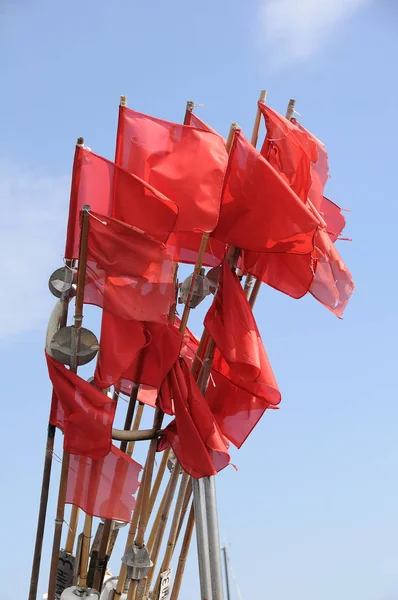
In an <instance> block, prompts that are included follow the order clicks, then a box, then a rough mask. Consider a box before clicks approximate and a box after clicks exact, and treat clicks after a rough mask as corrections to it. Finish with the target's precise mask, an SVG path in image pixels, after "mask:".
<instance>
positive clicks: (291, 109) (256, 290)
mask: <svg viewBox="0 0 398 600" xmlns="http://www.w3.org/2000/svg"><path fill="white" fill-rule="evenodd" d="M295 106H296V101H295V100H293V98H291V99H290V100H289V104H288V107H287V111H286V119H287V120H288V121H290V120H291V118H292V117H293V115H294V108H295ZM247 277H249V275H248V276H247ZM251 277H252V276H251ZM252 279H253V277H252ZM246 282H247V278H246ZM261 283H262V281H261V279H256V281H255V283H254V286H253V289H252V292H251V294H250V298H249V304H250V307H251V308H253V306H254V304H255V302H256V300H257V296H258V293H259V291H260V287H261Z"/></svg>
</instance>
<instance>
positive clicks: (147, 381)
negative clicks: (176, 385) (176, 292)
mask: <svg viewBox="0 0 398 600" xmlns="http://www.w3.org/2000/svg"><path fill="white" fill-rule="evenodd" d="M143 326H144V328H145V334H146V336H147V340H148V343H147V345H146V346H145V347H143V349H142V350H141V352H139V353H138V354H136V356H134V355H132V357H131V360H130V362H129V364H128V365H127V366H126V368H125V370H124V371H123V372H122V373H119V372H117V373H114V374H113V375H112V379H113V383H117V382H118V381H119V380H120V383H117V386H116V387H117V389H119V390H120V391H121V392H122V393H125V394H129V393H130V391H131V384H132V382H135V383H141V384H144V385H147V386H150V387H151V388H156V389H157V390H159V389H160V386H161V384H162V382H163V380H164V379H165V377H166V376H167V374H168V372H169V371H170V369H171V368H172V366H173V365H174V363H175V362H176V360H177V359H178V356H179V354H180V350H181V344H182V336H181V333H180V332H179V330H178V329H177V328H176V327H174V325H172V324H171V323H169V322H167V323H164V324H161V323H149V322H148V323H143Z"/></svg>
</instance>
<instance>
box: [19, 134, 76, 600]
mask: <svg viewBox="0 0 398 600" xmlns="http://www.w3.org/2000/svg"><path fill="white" fill-rule="evenodd" d="M83 145H84V138H82V137H79V138H78V139H77V142H76V147H77V148H79V147H81V146H83ZM65 265H66V267H67V268H69V269H71V268H72V267H73V265H74V261H73V260H72V259H70V258H66V259H65ZM68 292H69V290H68ZM68 292H67V295H66V296H64V295H62V296H61V300H60V301H61V304H62V311H61V316H60V320H59V326H58V327H59V329H62V328H63V327H66V324H67V319H68V308H69V300H68ZM55 432H56V427H55V425H52V424H51V423H50V419H49V423H48V429H47V441H46V450H45V454H44V466H43V476H42V484H41V492H40V508H39V516H38V519H37V529H36V540H35V548H34V552H33V562H32V573H31V578H30V588H29V596H28V600H36V598H37V586H38V583H39V573H40V563H41V554H42V548H43V538H44V528H45V524H46V516H47V505H48V495H49V488H50V479H51V470H52V457H53V451H54V438H55Z"/></svg>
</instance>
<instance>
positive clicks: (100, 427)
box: [46, 354, 116, 460]
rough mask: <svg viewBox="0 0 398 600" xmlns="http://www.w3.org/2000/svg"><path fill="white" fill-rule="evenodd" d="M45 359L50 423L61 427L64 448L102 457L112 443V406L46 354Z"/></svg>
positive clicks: (93, 456) (113, 408)
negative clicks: (50, 397) (50, 392)
mask: <svg viewBox="0 0 398 600" xmlns="http://www.w3.org/2000/svg"><path fill="white" fill-rule="evenodd" d="M46 359H47V366H48V372H49V375H50V379H51V382H52V384H53V387H54V397H53V405H52V410H51V423H52V424H53V425H55V426H58V427H60V426H61V424H62V426H63V430H64V449H65V450H66V451H67V452H70V453H71V454H80V455H81V456H88V457H89V458H92V459H94V460H99V459H100V458H103V457H104V456H106V455H107V454H108V452H109V450H110V447H111V443H112V423H113V419H114V416H115V410H116V403H115V402H114V401H113V400H112V399H110V398H108V396H107V395H106V394H103V393H102V392H100V391H99V390H97V389H96V388H95V387H94V386H93V385H91V384H90V383H88V382H87V381H84V379H82V378H81V377H79V376H78V375H76V374H75V373H72V371H69V370H68V369H66V367H64V365H61V364H60V363H58V362H57V361H56V360H54V359H53V358H52V357H51V356H49V355H48V354H46ZM55 398H56V400H57V402H58V403H59V404H60V405H61V406H62V413H61V412H60V411H59V410H58V409H57V407H56V402H55V401H54V400H55Z"/></svg>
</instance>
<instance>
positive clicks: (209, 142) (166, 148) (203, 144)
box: [116, 106, 228, 232]
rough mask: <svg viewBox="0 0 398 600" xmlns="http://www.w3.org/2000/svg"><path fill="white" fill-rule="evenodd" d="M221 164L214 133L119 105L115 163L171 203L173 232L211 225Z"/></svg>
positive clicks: (223, 156)
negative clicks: (173, 207)
mask: <svg viewBox="0 0 398 600" xmlns="http://www.w3.org/2000/svg"><path fill="white" fill-rule="evenodd" d="M227 162H228V154H227V151H226V149H225V146H224V142H223V140H222V139H221V138H220V136H218V135H215V134H213V133H211V132H208V131H203V130H200V129H196V128H194V127H191V126H189V125H180V124H177V123H170V122H169V121H163V120H161V119H157V118H155V117H151V116H148V115H144V114H141V113H138V112H135V111H133V110H131V109H128V108H126V107H123V106H121V107H120V112H119V125H118V133H117V145H116V163H117V164H118V165H120V166H122V167H123V168H125V169H126V170H127V171H128V172H129V173H134V174H135V175H138V177H140V178H141V179H143V180H144V181H147V182H148V183H149V184H151V185H152V186H154V187H155V188H156V189H157V190H159V191H161V192H162V193H163V194H165V195H166V196H167V197H168V198H170V199H171V200H173V201H174V202H175V203H176V204H177V206H178V209H179V213H178V218H177V222H176V225H175V228H174V231H176V232H187V231H203V232H210V231H212V230H213V229H214V227H215V225H216V223H217V220H218V215H219V209H220V198H221V192H222V185H223V181H224V174H225V170H226V166H227Z"/></svg>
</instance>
